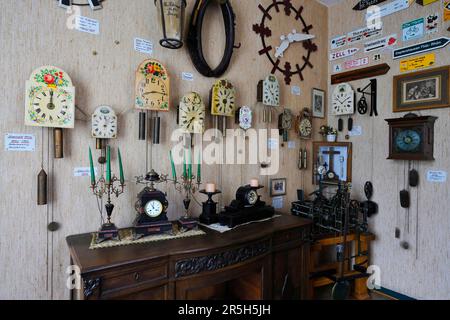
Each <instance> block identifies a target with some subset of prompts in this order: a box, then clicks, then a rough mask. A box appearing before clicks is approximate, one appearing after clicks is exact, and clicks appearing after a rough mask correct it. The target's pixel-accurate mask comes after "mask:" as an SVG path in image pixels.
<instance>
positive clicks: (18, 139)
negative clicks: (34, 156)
mask: <svg viewBox="0 0 450 320" xmlns="http://www.w3.org/2000/svg"><path fill="white" fill-rule="evenodd" d="M5 150H6V151H17V152H31V151H34V150H36V137H35V136H34V134H25V133H7V134H6V135H5Z"/></svg>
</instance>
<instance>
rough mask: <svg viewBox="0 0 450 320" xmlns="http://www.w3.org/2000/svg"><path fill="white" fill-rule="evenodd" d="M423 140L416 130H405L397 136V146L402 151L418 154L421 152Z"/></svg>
mask: <svg viewBox="0 0 450 320" xmlns="http://www.w3.org/2000/svg"><path fill="white" fill-rule="evenodd" d="M421 142H422V138H421V136H420V133H418V132H417V131H414V130H403V131H400V132H399V133H398V134H397V137H396V138H395V144H396V146H397V148H398V149H399V150H400V151H403V152H417V151H419V148H420V145H421Z"/></svg>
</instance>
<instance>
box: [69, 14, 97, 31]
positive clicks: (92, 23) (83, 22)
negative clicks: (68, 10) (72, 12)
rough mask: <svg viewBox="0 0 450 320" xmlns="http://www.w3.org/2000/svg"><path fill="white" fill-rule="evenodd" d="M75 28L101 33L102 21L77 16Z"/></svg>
mask: <svg viewBox="0 0 450 320" xmlns="http://www.w3.org/2000/svg"><path fill="white" fill-rule="evenodd" d="M75 29H76V30H78V31H81V32H86V33H90V34H100V22H99V21H98V20H94V19H91V18H87V17H83V16H76V18H75Z"/></svg>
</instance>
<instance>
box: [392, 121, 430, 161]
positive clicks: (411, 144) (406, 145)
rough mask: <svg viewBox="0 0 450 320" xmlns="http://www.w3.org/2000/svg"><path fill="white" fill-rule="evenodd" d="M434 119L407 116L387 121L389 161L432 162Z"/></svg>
mask: <svg viewBox="0 0 450 320" xmlns="http://www.w3.org/2000/svg"><path fill="white" fill-rule="evenodd" d="M437 119H438V118H436V117H431V116H428V117H419V116H417V115H415V114H408V115H406V116H405V117H404V118H397V119H387V120H386V121H387V123H388V124H389V157H388V159H391V160H434V155H433V152H434V124H435V122H436V120H437Z"/></svg>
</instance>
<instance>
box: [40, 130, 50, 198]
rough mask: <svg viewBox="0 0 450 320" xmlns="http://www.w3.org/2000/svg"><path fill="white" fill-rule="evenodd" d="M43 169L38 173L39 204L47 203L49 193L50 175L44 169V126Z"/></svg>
mask: <svg viewBox="0 0 450 320" xmlns="http://www.w3.org/2000/svg"><path fill="white" fill-rule="evenodd" d="M41 136H42V137H41V139H42V143H41V149H42V153H41V171H40V172H39V174H38V188H37V205H38V206H45V205H46V204H47V194H48V183H47V182H48V176H47V173H46V172H45V170H44V128H42V134H41Z"/></svg>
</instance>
